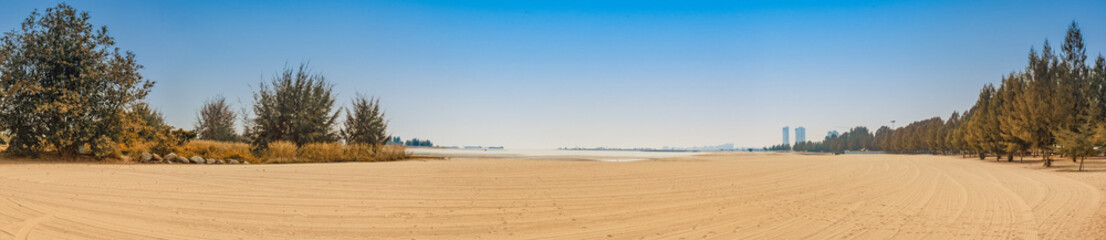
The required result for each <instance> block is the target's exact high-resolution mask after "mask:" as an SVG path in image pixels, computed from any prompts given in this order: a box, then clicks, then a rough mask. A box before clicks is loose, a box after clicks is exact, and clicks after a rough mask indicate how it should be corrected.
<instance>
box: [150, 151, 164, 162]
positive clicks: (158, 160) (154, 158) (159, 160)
mask: <svg viewBox="0 0 1106 240" xmlns="http://www.w3.org/2000/svg"><path fill="white" fill-rule="evenodd" d="M150 155H153V156H152V157H153V158H151V160H153V161H157V162H161V161H163V160H164V159H162V158H161V156H158V155H157V153H152V154H150Z"/></svg>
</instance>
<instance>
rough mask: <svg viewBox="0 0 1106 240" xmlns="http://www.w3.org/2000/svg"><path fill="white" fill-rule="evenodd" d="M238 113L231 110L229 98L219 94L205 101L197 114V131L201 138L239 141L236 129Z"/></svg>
mask: <svg viewBox="0 0 1106 240" xmlns="http://www.w3.org/2000/svg"><path fill="white" fill-rule="evenodd" d="M236 118H237V115H236V114H235V112H234V111H232V110H230V105H229V104H227V99H226V98H224V97H223V96H218V97H216V98H214V99H211V100H208V101H206V102H204V105H203V107H201V108H200V112H199V114H198V115H197V116H196V133H197V134H199V135H200V136H199V137H200V139H205V140H215V141H238V133H237V132H236V131H235V130H234V121H235V119H236Z"/></svg>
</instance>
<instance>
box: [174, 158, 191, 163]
mask: <svg viewBox="0 0 1106 240" xmlns="http://www.w3.org/2000/svg"><path fill="white" fill-rule="evenodd" d="M173 162H175V163H188V162H189V161H188V159H187V158H184V157H181V156H173Z"/></svg>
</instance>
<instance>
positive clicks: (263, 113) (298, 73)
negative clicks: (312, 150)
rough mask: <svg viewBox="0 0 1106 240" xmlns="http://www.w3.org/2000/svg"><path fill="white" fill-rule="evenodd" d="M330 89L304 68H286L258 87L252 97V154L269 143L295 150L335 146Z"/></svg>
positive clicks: (318, 77)
mask: <svg viewBox="0 0 1106 240" xmlns="http://www.w3.org/2000/svg"><path fill="white" fill-rule="evenodd" d="M332 89H333V85H331V84H330V83H328V82H327V81H326V79H325V78H324V77H323V76H322V75H319V74H313V73H310V72H308V68H307V65H306V64H300V66H299V68H298V69H292V68H285V69H284V71H283V72H281V73H280V74H279V75H277V76H275V77H273V80H272V82H270V83H267V84H266V83H261V84H260V89H259V91H258V92H257V93H255V94H254V106H253V111H254V114H256V116H255V117H254V118H253V121H251V123H250V124H249V126H248V127H249V131H248V132H249V137H250V140H251V145H253V147H254V150H255V151H261V150H264V149H265V148H267V147H268V145H269V143H270V142H274V141H289V142H292V143H293V144H295V145H296V146H303V145H305V144H308V143H318V142H334V141H336V140H337V134H335V132H334V130H333V129H334V122H335V120H336V119H337V118H338V112H337V111H335V110H334V96H333V95H332V94H331V91H332Z"/></svg>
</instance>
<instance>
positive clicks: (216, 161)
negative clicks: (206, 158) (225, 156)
mask: <svg viewBox="0 0 1106 240" xmlns="http://www.w3.org/2000/svg"><path fill="white" fill-rule="evenodd" d="M215 164H227V162H224V161H223V160H215Z"/></svg>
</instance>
